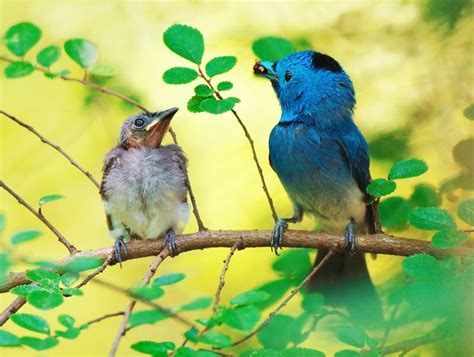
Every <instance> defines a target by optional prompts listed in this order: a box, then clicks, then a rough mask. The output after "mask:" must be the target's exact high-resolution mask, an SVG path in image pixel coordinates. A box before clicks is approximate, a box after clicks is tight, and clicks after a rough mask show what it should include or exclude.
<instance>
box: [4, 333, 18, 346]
mask: <svg viewBox="0 0 474 357" xmlns="http://www.w3.org/2000/svg"><path fill="white" fill-rule="evenodd" d="M0 346H1V347H14V346H20V339H19V338H18V337H16V336H15V335H14V334H12V333H10V332H7V331H3V330H0Z"/></svg>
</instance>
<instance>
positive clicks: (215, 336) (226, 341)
mask: <svg viewBox="0 0 474 357" xmlns="http://www.w3.org/2000/svg"><path fill="white" fill-rule="evenodd" d="M199 341H201V342H202V343H205V344H208V345H211V346H213V347H219V348H224V347H229V346H230V345H231V344H232V340H231V339H230V337H229V336H227V335H224V334H223V333H220V332H216V331H208V332H206V333H205V334H204V335H202V336H201V338H200V339H199Z"/></svg>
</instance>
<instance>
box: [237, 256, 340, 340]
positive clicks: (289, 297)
mask: <svg viewBox="0 0 474 357" xmlns="http://www.w3.org/2000/svg"><path fill="white" fill-rule="evenodd" d="M335 253H336V250H335V249H333V248H331V250H330V251H329V252H327V253H326V255H325V256H324V258H323V259H322V260H321V261H320V262H319V264H318V265H316V266H315V267H314V268H313V269H311V271H310V272H309V274H308V275H306V277H305V278H304V279H303V280H302V281H301V283H299V285H298V286H297V287H296V288H295V289H293V290H292V291H291V292H290V294H289V295H288V296H287V297H286V298H285V299H284V300H283V301H282V302H281V303H280V304H279V305H278V306H277V307H276V309H274V310H273V311H272V312H271V313H270V314H269V315H268V317H267V318H266V319H265V321H263V322H262V323H261V324H260V325H259V326H258V327H257V328H256V329H255V330H253V331H252V332H251V333H249V334H248V335H246V336H244V337H242V338H241V339H240V340H237V341H235V342H234V343H233V344H232V347H233V346H237V345H240V344H241V343H243V342H245V341H247V340H248V339H250V338H252V337H253V336H255V335H256V334H257V333H258V332H259V331H261V330H262V329H263V328H265V327H266V326H267V325H268V324H269V323H270V322H271V321H272V319H273V317H274V316H275V315H276V314H277V313H278V311H280V310H281V309H282V308H283V307H285V306H286V304H288V302H289V301H290V300H291V299H292V298H293V297H294V296H295V295H296V294H298V292H299V291H300V290H301V288H302V287H303V286H305V285H306V284H307V283H308V281H309V280H310V279H311V278H312V277H313V276H314V275H315V274H316V273H317V272H318V271H319V269H321V267H322V266H323V265H324V264H326V262H327V261H328V260H329V259H330V258H331V257H332V256H333V255H334V254H335Z"/></svg>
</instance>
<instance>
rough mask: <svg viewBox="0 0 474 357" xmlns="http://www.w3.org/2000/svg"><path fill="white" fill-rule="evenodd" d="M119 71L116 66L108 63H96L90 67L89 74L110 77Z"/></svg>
mask: <svg viewBox="0 0 474 357" xmlns="http://www.w3.org/2000/svg"><path fill="white" fill-rule="evenodd" d="M116 73H117V71H116V70H115V68H114V67H112V66H109V65H107V64H98V63H96V64H94V65H92V66H91V67H90V68H89V74H90V75H91V76H97V77H104V78H110V77H113V76H114V75H115V74H116Z"/></svg>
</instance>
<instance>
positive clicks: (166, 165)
mask: <svg viewBox="0 0 474 357" xmlns="http://www.w3.org/2000/svg"><path fill="white" fill-rule="evenodd" d="M177 111H178V108H171V109H168V110H165V111H162V112H156V113H140V114H137V115H135V116H132V117H131V118H128V119H127V120H125V122H124V123H123V125H122V128H121V130H120V137H119V140H118V144H117V146H116V147H114V148H113V149H112V150H110V151H109V152H108V153H107V155H106V156H105V159H104V169H103V171H104V174H103V178H102V183H101V188H100V193H101V196H102V200H103V201H104V207H105V213H106V215H107V225H108V227H109V231H110V234H111V236H112V237H113V238H114V239H115V244H114V249H115V256H116V259H117V260H118V262H119V263H121V262H122V256H121V252H122V251H123V252H124V253H126V252H127V249H126V245H125V243H124V240H125V239H129V238H145V239H157V238H160V237H162V236H163V235H164V239H165V244H166V246H167V247H168V249H169V251H170V253H171V254H172V255H174V254H175V253H176V252H177V246H176V234H179V233H181V232H182V230H183V228H184V226H185V224H186V223H187V221H188V218H189V206H188V203H187V198H186V196H187V186H186V163H187V161H186V157H185V155H184V153H183V151H182V150H181V148H180V147H179V146H177V145H165V146H161V142H162V140H163V136H164V135H165V134H166V132H167V131H168V128H169V125H170V121H171V119H172V118H173V116H174V115H175V114H176V112H177Z"/></svg>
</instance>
